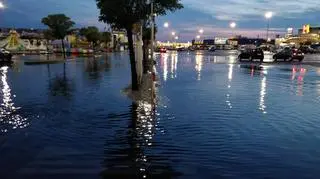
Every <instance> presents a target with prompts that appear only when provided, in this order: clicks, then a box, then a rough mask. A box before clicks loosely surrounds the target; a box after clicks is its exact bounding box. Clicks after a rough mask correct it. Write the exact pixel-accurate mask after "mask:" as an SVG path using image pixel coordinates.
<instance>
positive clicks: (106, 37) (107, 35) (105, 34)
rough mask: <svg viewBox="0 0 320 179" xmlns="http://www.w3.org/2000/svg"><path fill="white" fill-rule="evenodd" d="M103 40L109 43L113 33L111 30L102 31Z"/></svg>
mask: <svg viewBox="0 0 320 179" xmlns="http://www.w3.org/2000/svg"><path fill="white" fill-rule="evenodd" d="M101 42H104V43H105V44H108V43H109V42H111V33H110V32H102V33H101Z"/></svg>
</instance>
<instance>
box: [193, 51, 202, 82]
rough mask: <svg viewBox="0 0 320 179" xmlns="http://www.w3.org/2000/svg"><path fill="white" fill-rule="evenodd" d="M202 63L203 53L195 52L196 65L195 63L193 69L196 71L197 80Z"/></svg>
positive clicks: (199, 77) (199, 78) (199, 76)
mask: <svg viewBox="0 0 320 179" xmlns="http://www.w3.org/2000/svg"><path fill="white" fill-rule="evenodd" d="M202 63H203V54H201V53H197V54H196V65H195V69H196V72H197V80H199V81H200V80H201V70H202V65H203V64H202Z"/></svg>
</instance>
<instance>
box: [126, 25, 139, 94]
mask: <svg viewBox="0 0 320 179" xmlns="http://www.w3.org/2000/svg"><path fill="white" fill-rule="evenodd" d="M126 30H127V36H128V45H129V54H130V64H131V83H132V90H134V91H136V90H138V89H139V84H138V75H137V68H136V60H135V54H134V48H133V38H132V29H131V28H127V29H126Z"/></svg>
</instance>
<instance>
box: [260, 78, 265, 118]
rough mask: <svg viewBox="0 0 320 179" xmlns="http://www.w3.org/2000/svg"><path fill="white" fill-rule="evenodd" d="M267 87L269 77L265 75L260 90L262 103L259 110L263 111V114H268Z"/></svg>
mask: <svg viewBox="0 0 320 179" xmlns="http://www.w3.org/2000/svg"><path fill="white" fill-rule="evenodd" d="M266 87H267V77H266V76H265V75H264V76H263V78H262V80H261V88H260V103H259V109H260V110H261V111H262V113H263V114H266V113H267V111H266V108H267V107H266V105H265V97H266V94H267V93H266Z"/></svg>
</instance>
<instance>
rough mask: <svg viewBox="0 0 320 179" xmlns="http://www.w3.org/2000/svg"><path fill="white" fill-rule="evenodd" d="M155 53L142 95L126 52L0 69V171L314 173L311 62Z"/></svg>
mask: <svg viewBox="0 0 320 179" xmlns="http://www.w3.org/2000/svg"><path fill="white" fill-rule="evenodd" d="M156 56H157V62H158V63H157V66H156V69H157V72H158V80H159V86H158V87H157V89H156V98H157V101H156V103H153V104H151V103H149V102H146V101H140V102H138V103H133V102H132V101H131V100H130V99H128V98H127V97H126V96H125V95H124V94H123V93H122V92H121V90H122V89H123V88H125V87H127V85H128V84H129V81H130V68H129V67H130V66H129V60H128V55H127V54H126V53H114V54H109V55H107V56H102V57H100V58H97V59H93V58H76V59H70V60H68V61H67V62H66V63H65V64H63V63H61V64H51V65H36V66H27V65H24V64H23V62H24V61H27V60H30V59H36V58H39V57H21V58H20V59H19V61H18V62H17V63H16V64H15V65H14V66H12V67H1V68H0V88H1V90H0V103H1V106H0V112H1V113H0V178H1V179H16V178H17V179H18V178H19V179H20V178H30V179H43V178H77V179H79V178H90V179H93V178H161V179H163V178H195V179H197V178H201V179H207V178H208V179H209V178H210V179H211V178H236V179H239V178H250V179H252V178H319V177H318V176H320V171H319V170H318V166H320V151H319V150H318V149H319V148H320V123H319V120H320V110H319V106H320V68H317V67H315V66H310V65H307V64H299V63H271V64H262V65H260V64H258V63H243V64H239V63H237V62H236V56H235V55H234V54H232V53H231V54H222V55H221V54H219V55H215V54H209V53H203V52H190V53H188V52H181V53H167V54H157V55H156ZM308 58H310V59H312V61H316V60H317V59H318V57H317V56H313V57H307V58H306V61H308ZM319 60H320V58H319Z"/></svg>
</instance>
